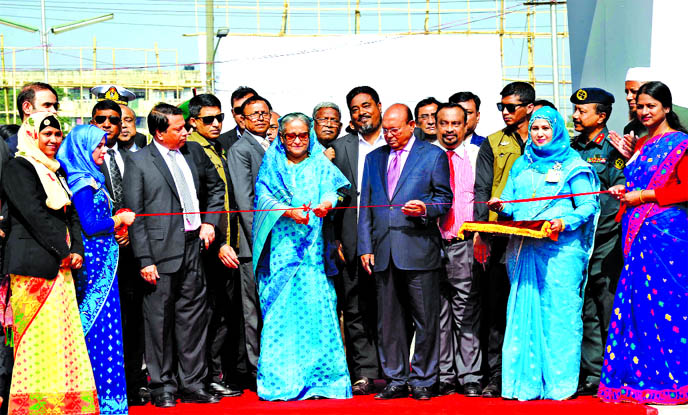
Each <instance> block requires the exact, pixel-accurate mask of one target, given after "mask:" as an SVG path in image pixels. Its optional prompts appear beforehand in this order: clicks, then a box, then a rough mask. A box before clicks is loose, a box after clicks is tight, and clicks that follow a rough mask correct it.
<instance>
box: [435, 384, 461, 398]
mask: <svg viewBox="0 0 688 415" xmlns="http://www.w3.org/2000/svg"><path fill="white" fill-rule="evenodd" d="M455 393H456V385H454V384H453V383H449V382H440V385H439V386H438V387H437V396H447V395H453V394H455Z"/></svg>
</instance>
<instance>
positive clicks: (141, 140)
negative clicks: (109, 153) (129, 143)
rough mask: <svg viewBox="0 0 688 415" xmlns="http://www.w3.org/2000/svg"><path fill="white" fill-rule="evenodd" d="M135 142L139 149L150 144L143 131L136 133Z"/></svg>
mask: <svg viewBox="0 0 688 415" xmlns="http://www.w3.org/2000/svg"><path fill="white" fill-rule="evenodd" d="M134 144H136V146H137V147H138V148H139V149H141V148H144V147H145V146H147V145H148V137H146V136H145V135H143V134H141V133H136V135H134Z"/></svg>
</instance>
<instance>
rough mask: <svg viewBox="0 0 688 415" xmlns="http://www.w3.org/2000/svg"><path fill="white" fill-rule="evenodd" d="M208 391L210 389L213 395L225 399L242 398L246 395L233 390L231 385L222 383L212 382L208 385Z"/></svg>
mask: <svg viewBox="0 0 688 415" xmlns="http://www.w3.org/2000/svg"><path fill="white" fill-rule="evenodd" d="M208 389H210V392H211V393H213V394H215V395H217V396H222V397H223V398H231V397H235V396H241V394H242V393H244V392H242V391H240V390H237V389H232V388H231V387H230V386H229V385H227V384H226V383H222V382H210V383H209V384H208Z"/></svg>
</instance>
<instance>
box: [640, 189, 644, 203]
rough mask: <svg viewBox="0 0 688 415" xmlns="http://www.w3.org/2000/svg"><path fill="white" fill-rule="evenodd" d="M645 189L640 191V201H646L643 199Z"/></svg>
mask: <svg viewBox="0 0 688 415" xmlns="http://www.w3.org/2000/svg"><path fill="white" fill-rule="evenodd" d="M644 191H645V190H641V191H640V203H645V201H644V200H643V192H644Z"/></svg>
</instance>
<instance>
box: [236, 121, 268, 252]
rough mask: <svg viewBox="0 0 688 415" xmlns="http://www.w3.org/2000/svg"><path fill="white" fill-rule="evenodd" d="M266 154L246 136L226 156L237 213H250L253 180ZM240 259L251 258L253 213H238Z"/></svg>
mask: <svg viewBox="0 0 688 415" xmlns="http://www.w3.org/2000/svg"><path fill="white" fill-rule="evenodd" d="M264 155H265V150H264V149H263V147H262V146H261V145H260V144H258V142H257V141H256V140H254V139H253V137H251V136H249V133H244V135H243V136H242V139H241V140H239V141H238V142H237V143H236V144H234V145H233V146H232V147H231V148H230V149H229V152H228V153H227V167H228V169H229V177H230V179H231V182H232V188H233V189H234V198H235V200H236V203H237V206H238V207H239V209H240V210H250V209H253V206H254V204H255V200H254V199H255V191H256V180H257V179H258V171H259V170H260V165H261V164H262V163H263V156H264ZM239 225H240V226H239V229H240V232H239V257H240V258H251V257H252V256H253V233H252V232H253V231H252V229H253V213H252V212H243V213H239Z"/></svg>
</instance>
